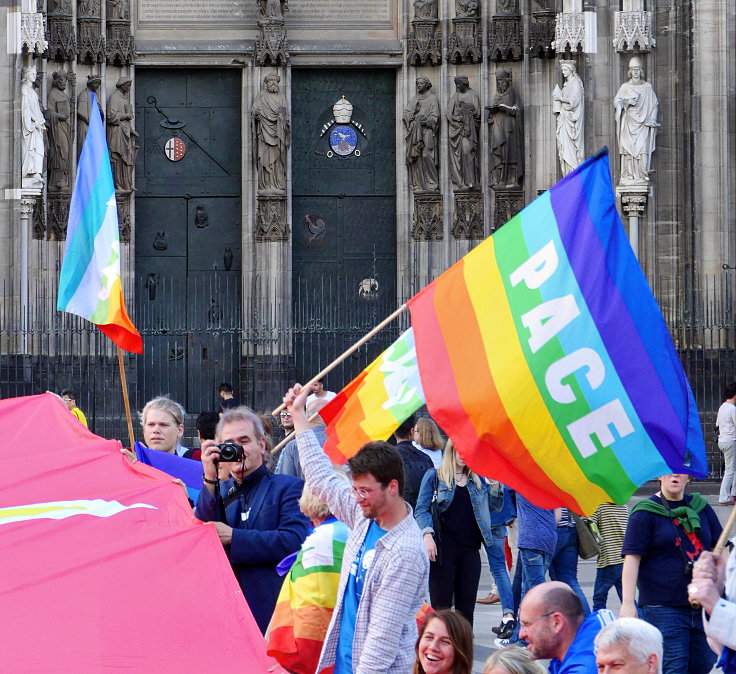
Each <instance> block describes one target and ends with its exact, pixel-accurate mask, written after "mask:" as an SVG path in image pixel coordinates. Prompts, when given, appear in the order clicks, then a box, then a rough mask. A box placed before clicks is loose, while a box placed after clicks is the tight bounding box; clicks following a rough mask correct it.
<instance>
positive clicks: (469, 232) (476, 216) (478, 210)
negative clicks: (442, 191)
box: [452, 193, 484, 240]
mask: <svg viewBox="0 0 736 674" xmlns="http://www.w3.org/2000/svg"><path fill="white" fill-rule="evenodd" d="M452 236H453V238H454V239H462V240H472V239H482V238H484V236H483V195H481V194H467V193H466V194H456V195H455V213H454V217H453V222H452Z"/></svg>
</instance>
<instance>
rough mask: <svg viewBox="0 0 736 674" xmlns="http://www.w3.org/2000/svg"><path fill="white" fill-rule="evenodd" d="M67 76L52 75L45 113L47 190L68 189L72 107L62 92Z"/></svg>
mask: <svg viewBox="0 0 736 674" xmlns="http://www.w3.org/2000/svg"><path fill="white" fill-rule="evenodd" d="M67 79H68V77H67V74H66V73H65V72H64V71H63V70H57V71H56V72H55V73H54V74H53V75H52V85H51V90H50V91H49V96H48V104H47V108H46V112H45V117H46V124H47V126H48V130H49V165H48V171H49V189H54V190H68V189H69V188H70V187H71V184H70V182H69V176H70V174H71V162H72V120H71V114H72V106H71V102H70V101H69V96H67V93H66V84H67Z"/></svg>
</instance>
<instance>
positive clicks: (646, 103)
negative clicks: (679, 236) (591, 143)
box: [613, 56, 659, 185]
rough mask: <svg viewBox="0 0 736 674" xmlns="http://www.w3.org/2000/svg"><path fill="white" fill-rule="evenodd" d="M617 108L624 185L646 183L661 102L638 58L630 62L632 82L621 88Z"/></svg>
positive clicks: (627, 82)
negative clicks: (645, 76) (647, 79)
mask: <svg viewBox="0 0 736 674" xmlns="http://www.w3.org/2000/svg"><path fill="white" fill-rule="evenodd" d="M613 105H614V108H615V109H616V132H617V135H618V153H619V155H621V184H622V185H627V184H628V185H636V184H640V183H646V182H648V181H649V169H650V168H651V162H652V153H653V152H654V144H655V137H656V134H657V127H658V126H659V124H658V123H657V112H658V110H659V101H658V100H657V94H655V93H654V89H653V88H652V85H651V84H650V83H649V82H647V81H646V80H645V79H644V65H643V63H642V61H641V58H639V57H638V56H634V57H633V58H632V59H631V60H630V61H629V79H628V81H626V82H624V83H623V84H622V85H621V88H620V89H619V90H618V93H617V94H616V97H615V98H614V99H613Z"/></svg>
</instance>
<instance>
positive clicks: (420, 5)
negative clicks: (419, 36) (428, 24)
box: [414, 0, 437, 19]
mask: <svg viewBox="0 0 736 674" xmlns="http://www.w3.org/2000/svg"><path fill="white" fill-rule="evenodd" d="M414 18H415V19H436V18H437V0H414Z"/></svg>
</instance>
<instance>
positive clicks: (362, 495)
mask: <svg viewBox="0 0 736 674" xmlns="http://www.w3.org/2000/svg"><path fill="white" fill-rule="evenodd" d="M350 488H351V489H352V490H353V496H355V497H357V498H359V499H361V500H362V499H366V498H368V497H369V496H370V495H371V494H372V493H373V492H374V491H375V489H363V488H360V489H356V488H355V487H350Z"/></svg>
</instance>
